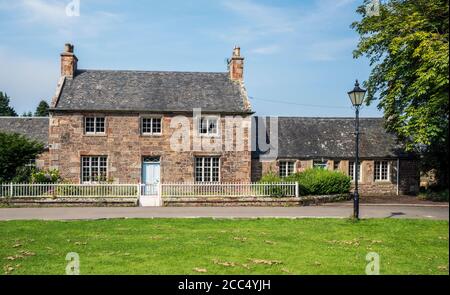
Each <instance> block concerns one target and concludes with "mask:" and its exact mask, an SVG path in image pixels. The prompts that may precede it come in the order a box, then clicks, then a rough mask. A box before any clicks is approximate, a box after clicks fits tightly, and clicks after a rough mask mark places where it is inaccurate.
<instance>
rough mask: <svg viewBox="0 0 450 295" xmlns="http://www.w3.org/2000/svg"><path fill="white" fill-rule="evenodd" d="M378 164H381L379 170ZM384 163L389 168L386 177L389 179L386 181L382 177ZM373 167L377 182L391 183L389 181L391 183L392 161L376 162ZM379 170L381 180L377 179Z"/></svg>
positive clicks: (374, 177)
mask: <svg viewBox="0 0 450 295" xmlns="http://www.w3.org/2000/svg"><path fill="white" fill-rule="evenodd" d="M377 163H379V164H380V165H379V166H378V169H377ZM383 163H386V164H387V167H386V169H387V171H386V177H387V178H386V179H383V177H382V169H383V168H382V166H383ZM373 166H374V168H373V173H374V175H373V179H374V180H375V181H376V182H389V181H391V163H390V161H386V160H380V161H374V163H373ZM377 170H380V171H379V173H378V175H379V176H380V177H379V178H377Z"/></svg>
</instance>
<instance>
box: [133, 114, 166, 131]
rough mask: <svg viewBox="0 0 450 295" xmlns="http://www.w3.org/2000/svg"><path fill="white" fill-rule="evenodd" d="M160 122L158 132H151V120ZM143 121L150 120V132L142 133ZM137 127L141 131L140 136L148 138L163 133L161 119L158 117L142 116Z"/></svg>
mask: <svg viewBox="0 0 450 295" xmlns="http://www.w3.org/2000/svg"><path fill="white" fill-rule="evenodd" d="M155 119H157V120H160V127H159V132H153V120H155ZM144 120H151V123H150V130H151V132H144ZM139 126H140V129H141V135H144V136H149V135H162V132H163V118H162V117H160V116H143V117H141V118H140V120H139Z"/></svg>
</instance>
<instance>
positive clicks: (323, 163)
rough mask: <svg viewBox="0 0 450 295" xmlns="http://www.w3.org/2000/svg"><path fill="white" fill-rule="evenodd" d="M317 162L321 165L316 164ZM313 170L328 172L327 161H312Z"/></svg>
mask: <svg viewBox="0 0 450 295" xmlns="http://www.w3.org/2000/svg"><path fill="white" fill-rule="evenodd" d="M317 162H321V163H320V164H316V163H317ZM313 168H314V169H323V170H328V160H313Z"/></svg>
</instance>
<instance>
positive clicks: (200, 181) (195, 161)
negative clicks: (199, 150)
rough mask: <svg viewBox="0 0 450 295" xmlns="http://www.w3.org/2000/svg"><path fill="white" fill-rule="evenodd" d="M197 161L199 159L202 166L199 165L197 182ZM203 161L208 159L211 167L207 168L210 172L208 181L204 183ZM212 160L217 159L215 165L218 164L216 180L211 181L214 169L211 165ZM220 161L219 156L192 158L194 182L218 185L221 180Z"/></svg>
mask: <svg viewBox="0 0 450 295" xmlns="http://www.w3.org/2000/svg"><path fill="white" fill-rule="evenodd" d="M197 159H201V161H202V164H201V167H200V168H201V171H202V172H201V178H202V179H201V180H197ZM205 159H210V161H211V166H210V167H209V169H210V171H209V174H210V175H209V176H210V179H211V180H210V181H205V172H206V171H205ZM214 159H217V163H218V166H217V169H218V173H217V180H214V181H213V180H212V179H213V171H214V170H213V168H214V167H215V166H214V165H213V162H214ZM220 162H221V161H220V157H219V156H196V157H195V158H194V181H195V182H198V183H219V182H220V179H221V173H220V170H221V163H220Z"/></svg>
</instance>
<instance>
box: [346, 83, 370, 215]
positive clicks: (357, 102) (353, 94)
mask: <svg viewBox="0 0 450 295" xmlns="http://www.w3.org/2000/svg"><path fill="white" fill-rule="evenodd" d="M365 95H366V90H364V89H362V88H360V87H359V82H358V80H356V83H355V88H353V90H352V91H349V92H348V96H349V97H350V101H351V102H352V105H353V106H354V107H355V115H356V116H355V135H356V144H355V168H354V176H355V177H354V178H355V192H354V194H353V217H354V218H355V219H359V193H358V179H359V108H360V107H361V105H362V104H363V102H364V96H365Z"/></svg>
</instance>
